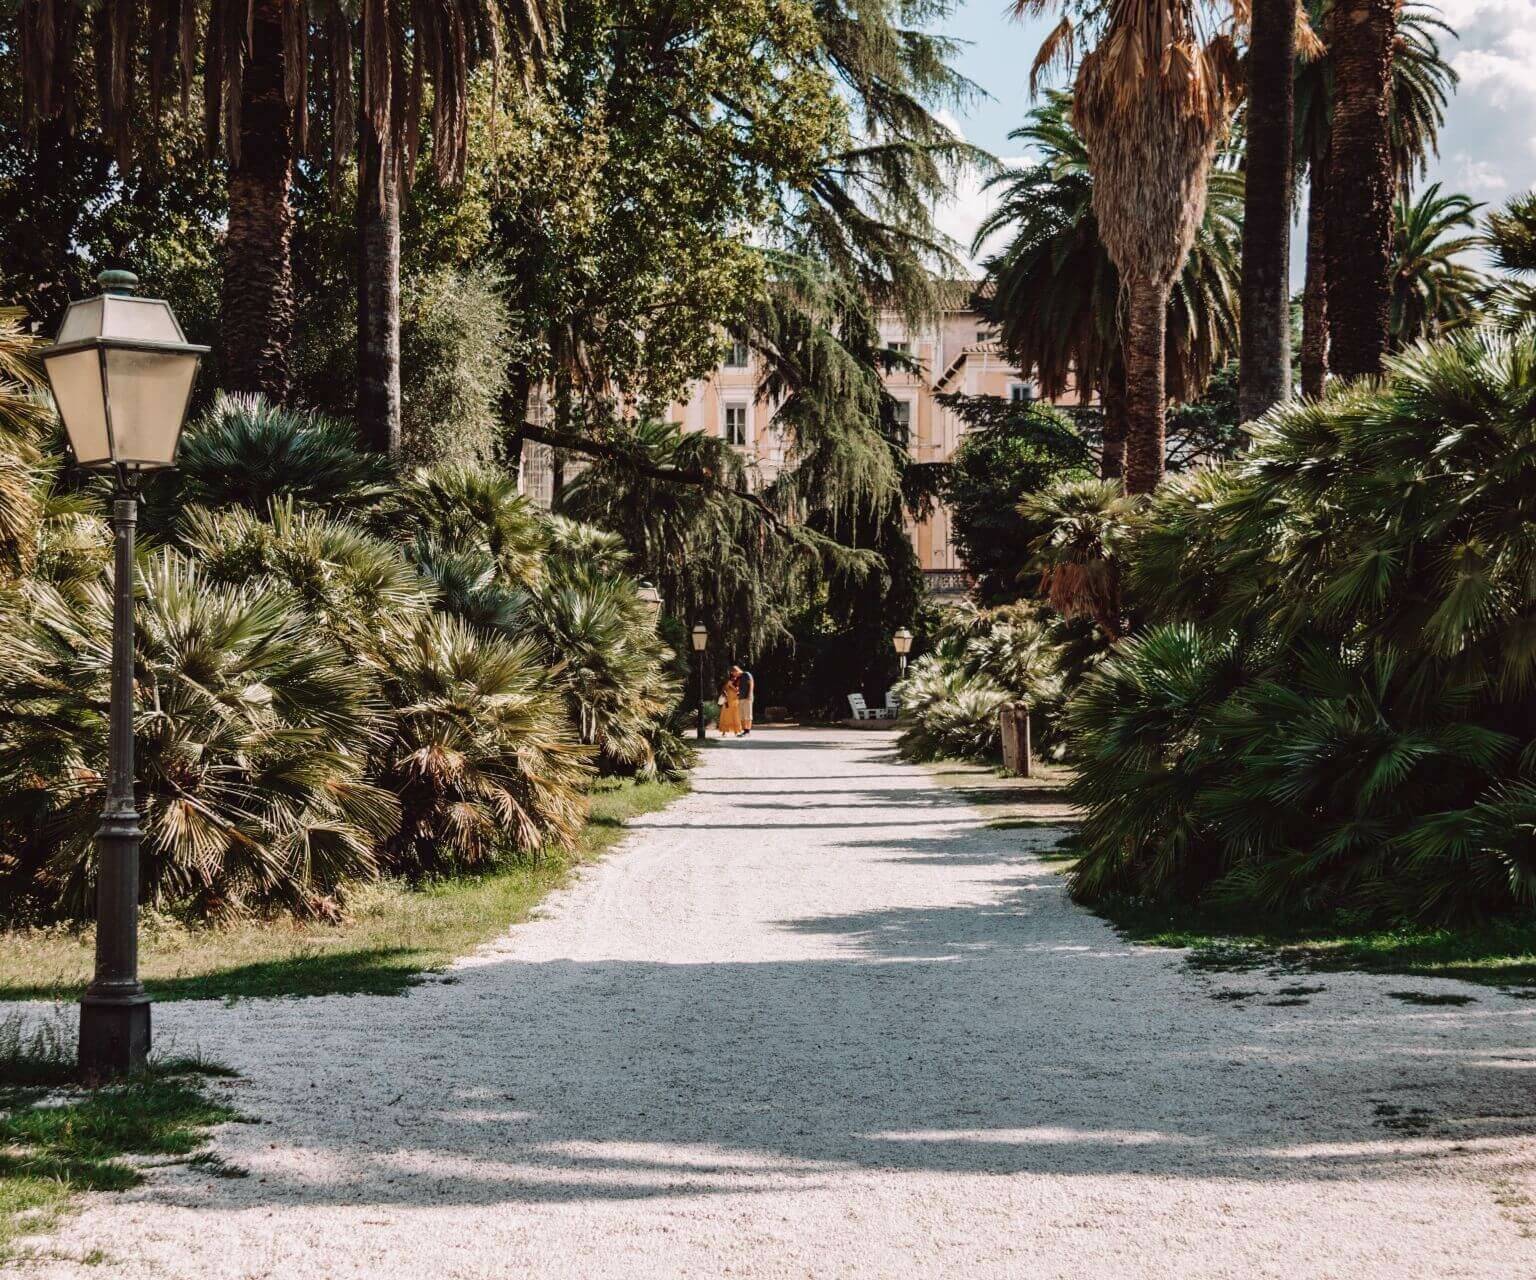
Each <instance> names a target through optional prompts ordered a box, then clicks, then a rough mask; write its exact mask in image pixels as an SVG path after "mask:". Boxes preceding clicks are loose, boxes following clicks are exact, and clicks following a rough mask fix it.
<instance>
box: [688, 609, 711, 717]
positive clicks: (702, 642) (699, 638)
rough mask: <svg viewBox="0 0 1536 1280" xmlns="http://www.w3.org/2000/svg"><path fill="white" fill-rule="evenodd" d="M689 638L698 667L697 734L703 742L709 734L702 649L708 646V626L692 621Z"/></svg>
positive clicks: (695, 663)
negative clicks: (705, 721)
mask: <svg viewBox="0 0 1536 1280" xmlns="http://www.w3.org/2000/svg"><path fill="white" fill-rule="evenodd" d="M690 638H691V639H692V640H693V653H694V665H695V666H696V667H698V669H699V731H698V735H697V736H698V739H699V741H700V742H703V741H705V739H706V738H708V736H709V735H708V733H706V732H705V729H704V650H705V649H706V648H708V646H709V628H708V627H706V626H705V625H704V624H703V623H702V622H696V623H694V624H693V631H692V632H690Z"/></svg>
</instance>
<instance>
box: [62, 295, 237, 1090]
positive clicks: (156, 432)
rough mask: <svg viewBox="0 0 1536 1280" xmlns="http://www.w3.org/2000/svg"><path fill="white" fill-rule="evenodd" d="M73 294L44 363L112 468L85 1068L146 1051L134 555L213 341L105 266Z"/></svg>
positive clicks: (141, 1060)
mask: <svg viewBox="0 0 1536 1280" xmlns="http://www.w3.org/2000/svg"><path fill="white" fill-rule="evenodd" d="M97 282H98V283H99V284H100V285H101V289H102V292H101V293H100V294H99V295H98V296H97V297H94V298H87V299H85V300H84V301H81V302H73V303H71V304H70V306H69V310H68V311H66V312H65V313H64V320H63V323H62V324H61V325H60V326H59V336H58V340H57V341H56V342H55V343H54V344H53V346H51V347H49V348H48V349H47V350H46V351H44V353H43V368H44V369H45V371H46V372H47V375H48V384H49V387H50V388H51V389H52V391H53V398H54V402H55V404H57V406H58V410H59V416H60V418H62V419H63V421H64V430H65V432H66V434H67V435H68V436H69V443H70V448H71V449H72V450H73V451H74V455H75V462H76V464H77V465H79V466H81V467H84V468H87V469H89V470H97V471H111V472H112V473H113V474H114V475H115V477H116V480H117V487H116V492H115V493H114V494H113V498H112V673H111V674H112V698H111V710H110V716H109V720H108V726H109V737H108V747H107V799H106V805H105V807H104V808H103V811H102V816H101V825H100V826H99V827H98V828H97V830H96V972H95V976H94V977H93V978H92V980H91V984H90V986H89V987H87V988H86V990H85V995H84V996H83V997H82V999H81V1001H80V1068H81V1071H82V1072H83V1073H84V1074H85V1075H86V1076H90V1077H100V1076H113V1075H123V1074H125V1073H127V1072H131V1071H136V1070H138V1069H140V1068H142V1067H143V1066H144V1064H145V1062H146V1061H147V1059H148V1057H149V1042H150V1019H149V997H148V996H147V995H146V994H145V992H144V986H143V984H142V983H141V982H140V981H139V841H140V839H141V838H142V836H143V832H142V830H141V829H140V827H139V812H138V807H137V803H136V800H135V797H134V764H133V655H134V648H133V552H134V533H135V529H136V526H137V524H138V486H139V481H140V480H141V479H142V477H143V474H144V473H145V472H146V471H160V470H165V469H167V468H169V467H173V466H175V464H176V446H177V444H178V443H179V442H180V440H181V428H182V424H183V423H184V422H185V421H186V416H187V405H188V403H189V402H190V400H191V397H192V384H193V382H194V381H195V380H196V378H197V369H198V365H199V364H200V363H201V361H202V358H203V356H204V355H206V354H207V353H208V348H207V347H201V346H196V345H194V344H192V343H189V342H188V341H187V340H186V335H185V334H183V333H182V331H181V325H180V324H178V323H177V321H176V317H175V315H174V314H172V312H171V308H170V306H169V305H168V304H167V303H165V302H162V301H160V300H159V299H155V298H136V297H134V296H133V290H134V288H135V287H136V286H137V285H138V280H137V279H136V278H135V277H134V276H132V275H131V274H129V273H128V272H126V271H104V272H102V273H101V275H100V276H99V277H97Z"/></svg>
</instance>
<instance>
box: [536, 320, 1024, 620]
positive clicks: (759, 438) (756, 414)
mask: <svg viewBox="0 0 1536 1280" xmlns="http://www.w3.org/2000/svg"><path fill="white" fill-rule="evenodd" d="M880 333H881V337H882V339H883V340H884V342H885V343H886V345H887V346H890V347H894V348H896V349H897V350H903V351H905V352H907V353H908V354H909V355H911V356H912V357H913V358H914V359H915V360H916V361H917V362H918V365H919V366H920V367H919V369H918V370H917V371H915V372H898V373H890V374H887V375H886V377H885V385H886V389H887V390H888V391H889V392H890V394H891V396H892V397H893V398H894V399H895V401H896V404H897V414H898V417H899V418H901V419H903V420H904V421H905V422H906V424H907V425H908V427H909V430H910V439H911V446H910V447H911V450H912V456H913V458H914V460H916V461H918V462H945V461H948V460H949V458H950V457H951V456H952V455H953V454H954V451H955V448H956V446H957V445H958V444H959V443H960V439H961V437H962V435H963V433H964V430H965V424H964V423H963V422H962V421H961V420H960V419H959V417H958V416H957V415H956V414H955V413H953V412H952V411H951V410H949V409H947V408H945V407H944V406H943V405H942V404H940V403H939V401H938V399H937V397H938V396H939V395H940V394H944V393H949V392H957V391H958V392H963V393H964V394H966V395H971V396H999V397H1002V398H1005V399H1032V398H1033V397H1034V395H1035V387H1034V384H1033V383H1032V382H1031V381H1030V379H1029V378H1028V377H1027V376H1026V375H1025V374H1024V373H1022V372H1021V371H1020V370H1019V369H1018V368H1017V366H1015V365H1013V364H1011V363H1010V362H1009V361H1008V359H1007V358H1006V357H1005V356H1004V355H1003V354H1002V352H1001V351H1000V349H999V348H998V345H997V343H996V341H995V340H994V338H993V335H992V332H991V330H990V328H989V327H988V325H987V323H986V322H985V321H984V320H983V319H982V318H981V317H980V316H979V315H977V314H976V313H975V312H974V311H971V310H969V309H965V308H955V309H952V310H944V311H941V312H940V313H938V314H937V315H936V316H935V317H934V318H933V319H932V320H931V321H929V322H927V323H924V324H922V325H919V326H917V327H911V326H908V325H907V324H906V323H904V322H903V321H902V320H901V319H900V318H899V317H896V316H888V317H886V318H885V319H883V320H882V322H881V325H880ZM760 376H761V371H760V369H759V367H758V363H757V358H756V357H755V356H754V355H753V354H752V353H751V352H750V351H749V350H748V349H747V348H746V347H745V346H744V345H740V344H737V345H735V346H734V347H733V348H732V349H731V350H730V351H729V352H728V353H727V355H726V358H725V360H724V361H723V362H722V363H721V364H720V366H719V367H718V368H717V369H716V370H715V371H714V372H713V373H712V374H711V375H710V376H709V377H707V378H703V379H701V380H700V381H698V382H696V383H695V384H694V385H693V387H692V389H691V391H690V393H689V396H688V399H687V400H686V401H684V402H682V403H680V404H676V405H673V406H672V407H671V411H670V417H671V418H672V420H674V421H676V422H678V423H680V424H681V425H682V427H683V429H684V430H685V431H705V432H708V433H710V434H711V435H714V436H718V437H719V438H721V439H723V440H727V441H729V442H730V443H731V444H733V445H734V446H735V447H736V448H737V449H739V450H740V451H741V452H742V454H743V456H744V457H745V458H746V460H747V464H748V468H749V471H750V473H751V475H752V477H753V480H754V483H757V484H766V483H768V482H770V481H772V479H773V478H774V476H776V475H777V474H778V472H779V470H780V468H782V467H783V466H784V464H785V461H786V454H785V441H784V438H783V436H782V435H781V434H780V432H779V431H778V430H777V428H776V427H775V426H774V421H773V419H774V413H775V405H774V404H772V403H771V402H767V401H762V400H760V399H759V398H758V396H757V386H758V382H759V379H760ZM551 481H552V477H551V474H550V462H549V455H548V450H547V449H545V448H544V447H543V446H541V445H533V444H528V445H525V446H524V454H523V487H524V492H526V493H527V494H528V495H529V496H530V497H532V498H533V499H534V500H535V501H538V502H541V503H542V504H545V505H547V504H548V503H549V501H550V500H551V497H552V492H551ZM910 532H911V537H912V545H913V549H914V550H915V551H916V553H917V558H918V561H919V563H920V564H921V565H922V567H923V569H924V571H925V572H926V573H927V574H928V576H929V579H930V582H931V583H933V584H935V585H936V586H938V587H939V588H940V589H941V590H943V589H944V588H946V587H947V588H949V589H951V590H952V589H954V588H955V587H957V586H959V585H960V584H959V581H958V575H960V574H961V573H962V572H963V566H962V565H961V563H960V559H959V556H958V554H957V553H956V550H955V546H954V540H953V538H952V536H951V532H950V517H949V512H948V511H947V510H945V509H944V508H943V507H940V508H939V509H938V510H936V511H935V512H934V514H933V516H932V517H931V518H930V519H927V520H924V521H921V522H914V523H912V524H911V525H910Z"/></svg>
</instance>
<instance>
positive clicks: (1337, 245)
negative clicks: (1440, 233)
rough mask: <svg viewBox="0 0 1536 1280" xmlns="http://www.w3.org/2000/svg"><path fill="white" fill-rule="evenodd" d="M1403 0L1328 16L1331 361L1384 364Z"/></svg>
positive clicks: (1363, 373)
mask: <svg viewBox="0 0 1536 1280" xmlns="http://www.w3.org/2000/svg"><path fill="white" fill-rule="evenodd" d="M1396 11H1397V10H1396V3H1395V0H1338V3H1337V4H1336V5H1335V6H1334V9H1333V13H1332V16H1331V19H1330V22H1329V27H1328V31H1329V38H1328V47H1329V54H1330V56H1331V57H1332V59H1333V68H1334V82H1333V83H1334V99H1333V127H1332V132H1331V134H1330V136H1329V151H1330V153H1331V163H1330V165H1329V173H1328V212H1327V218H1328V272H1327V274H1328V348H1329V364H1330V365H1331V366H1332V369H1333V372H1334V373H1335V374H1337V375H1338V376H1339V377H1341V378H1360V377H1369V376H1371V375H1373V374H1377V373H1380V372H1381V363H1382V356H1383V355H1384V354H1385V352H1386V348H1387V326H1388V324H1389V322H1390V318H1391V302H1392V284H1391V255H1392V195H1393V183H1392V151H1391V133H1390V125H1389V120H1388V97H1389V93H1390V89H1391V75H1392V41H1393V39H1394V37H1395V35H1396V27H1397V22H1396Z"/></svg>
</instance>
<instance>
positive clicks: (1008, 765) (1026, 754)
mask: <svg viewBox="0 0 1536 1280" xmlns="http://www.w3.org/2000/svg"><path fill="white" fill-rule="evenodd" d="M998 727H999V729H1000V730H1001V732H1002V738H1003V772H1004V773H1011V774H1013V775H1014V776H1015V777H1018V778H1029V777H1033V776H1034V761H1033V759H1032V758H1031V750H1030V741H1029V703H1027V702H1005V703H1004V704H1003V706H1002V708H1001V709H1000V710H999V711H998Z"/></svg>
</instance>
